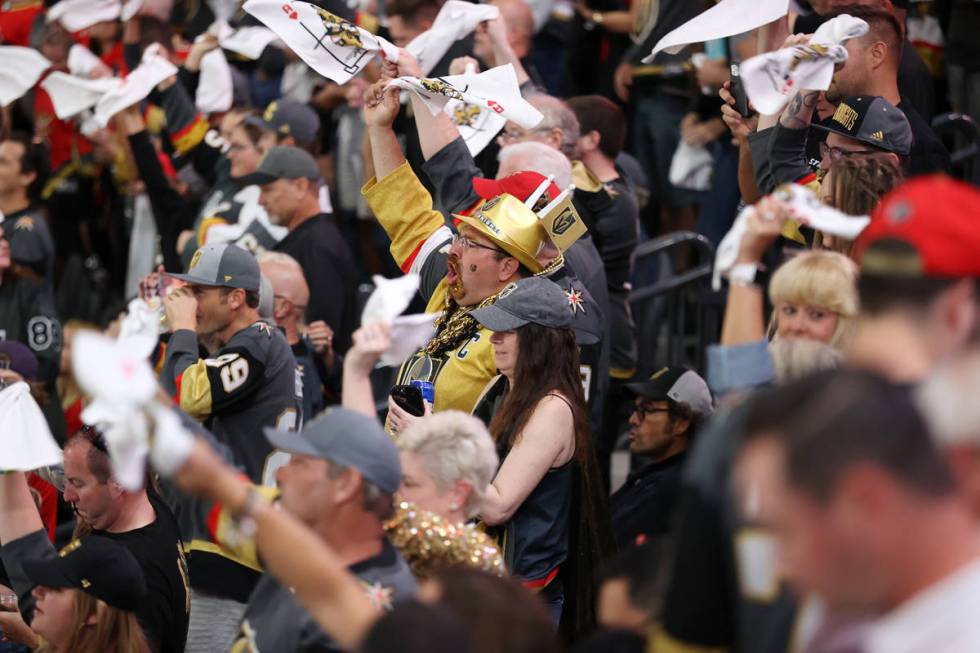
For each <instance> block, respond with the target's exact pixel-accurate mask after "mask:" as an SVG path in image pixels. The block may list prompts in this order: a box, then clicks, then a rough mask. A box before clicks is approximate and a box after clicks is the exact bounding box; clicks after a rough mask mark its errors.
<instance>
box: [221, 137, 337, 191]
mask: <svg viewBox="0 0 980 653" xmlns="http://www.w3.org/2000/svg"><path fill="white" fill-rule="evenodd" d="M304 177H305V178H306V179H312V180H313V181H316V180H317V179H319V178H320V168H319V167H318V166H317V164H316V160H315V159H314V158H313V156H312V155H311V154H310V153H309V152H307V151H306V150H301V149H300V148H298V147H294V146H292V145H279V146H278V147H274V148H272V149H271V150H269V151H268V152H266V153H265V156H264V157H262V161H261V162H259V167H258V169H257V170H256V171H255V172H253V173H252V174H250V175H244V176H242V177H239V178H238V179H237V180H236V181H237V182H238V183H239V184H241V185H242V186H251V185H253V184H255V185H256V186H262V185H264V184H271V183H272V182H274V181H275V180H277V179H302V178H304Z"/></svg>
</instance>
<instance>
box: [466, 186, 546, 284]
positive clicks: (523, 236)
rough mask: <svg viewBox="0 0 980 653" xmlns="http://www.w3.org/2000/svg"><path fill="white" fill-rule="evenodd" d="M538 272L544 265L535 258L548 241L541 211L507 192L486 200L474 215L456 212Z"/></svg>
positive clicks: (503, 248)
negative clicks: (545, 241)
mask: <svg viewBox="0 0 980 653" xmlns="http://www.w3.org/2000/svg"><path fill="white" fill-rule="evenodd" d="M453 217H455V218H456V219H458V220H460V221H462V222H465V223H466V224H468V225H470V226H471V227H473V228H474V229H477V230H478V231H479V232H480V233H481V234H484V235H485V236H487V237H488V238H489V239H490V240H492V241H493V242H494V244H496V245H497V246H499V247H500V248H501V249H502V250H504V251H505V252H507V253H508V254H510V255H511V256H513V257H514V258H516V259H517V260H518V261H520V262H521V263H522V264H523V265H524V267H526V268H527V269H528V270H530V271H531V272H533V273H535V274H537V273H538V272H540V271H541V270H542V269H543V266H542V265H541V264H540V263H538V261H537V260H536V259H535V258H534V257H535V256H536V255H537V253H538V251H539V250H540V249H541V247H542V245H543V244H544V236H545V233H544V230H543V229H542V228H541V225H540V224H539V220H538V216H537V214H536V213H535V212H534V211H532V210H531V209H530V208H529V207H527V206H525V205H524V202H522V201H521V200H519V199H517V198H516V197H514V196H513V195H508V194H507V193H503V194H501V195H498V196H497V197H494V198H493V199H490V200H488V201H487V202H485V203H484V204H483V205H482V206H481V207H480V208H479V209H477V210H476V211H475V212H474V213H473V215H454V216H453Z"/></svg>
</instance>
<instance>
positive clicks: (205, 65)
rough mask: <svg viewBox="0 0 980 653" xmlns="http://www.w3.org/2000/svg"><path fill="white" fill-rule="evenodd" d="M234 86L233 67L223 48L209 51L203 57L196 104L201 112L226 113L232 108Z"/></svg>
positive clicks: (195, 98)
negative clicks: (232, 78)
mask: <svg viewBox="0 0 980 653" xmlns="http://www.w3.org/2000/svg"><path fill="white" fill-rule="evenodd" d="M233 95H234V87H233V84H232V81H231V67H230V66H229V65H228V60H227V59H225V53H224V52H222V51H221V49H220V48H219V49H217V50H212V51H211V52H208V53H207V54H206V55H204V57H203V58H202V59H201V77H200V81H199V82H198V84H197V94H196V95H195V96H194V104H195V105H196V106H197V110H198V111H200V112H201V113H206V114H210V113H224V112H225V111H227V110H228V109H230V108H231V103H232V100H233Z"/></svg>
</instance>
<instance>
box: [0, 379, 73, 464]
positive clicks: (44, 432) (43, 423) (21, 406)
mask: <svg viewBox="0 0 980 653" xmlns="http://www.w3.org/2000/svg"><path fill="white" fill-rule="evenodd" d="M0 451H3V455H0V473H2V472H13V471H21V472H27V471H31V470H33V469H38V468H40V467H46V466H48V465H59V464H61V449H60V448H59V447H58V444H57V443H56V442H55V441H54V438H53V437H52V436H51V429H50V428H48V422H47V420H45V419H44V413H42V412H41V408H40V407H39V406H38V405H37V402H36V401H34V397H32V396H31V388H30V386H28V385H27V384H26V383H24V382H23V381H20V382H18V383H14V384H13V385H9V386H7V387H6V388H4V389H3V390H2V391H0Z"/></svg>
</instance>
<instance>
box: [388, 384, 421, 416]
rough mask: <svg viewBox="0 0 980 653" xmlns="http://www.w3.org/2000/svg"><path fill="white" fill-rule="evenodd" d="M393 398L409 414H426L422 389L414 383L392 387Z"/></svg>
mask: <svg viewBox="0 0 980 653" xmlns="http://www.w3.org/2000/svg"><path fill="white" fill-rule="evenodd" d="M391 398H392V399H393V400H394V402H395V404H396V405H397V406H398V407H399V408H401V409H402V410H404V411H405V412H406V413H408V414H409V415H415V416H416V417H422V416H423V415H425V403H424V402H423V401H422V390H421V389H419V388H418V387H416V386H414V385H396V386H395V387H394V388H392V389H391Z"/></svg>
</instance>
